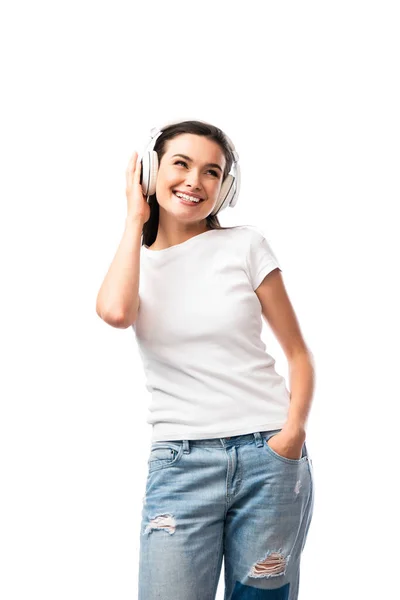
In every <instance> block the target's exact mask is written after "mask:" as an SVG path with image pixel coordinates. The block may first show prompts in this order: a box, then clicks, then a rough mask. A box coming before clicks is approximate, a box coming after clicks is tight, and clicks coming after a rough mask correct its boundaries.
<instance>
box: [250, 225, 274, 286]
mask: <svg viewBox="0 0 400 600" xmlns="http://www.w3.org/2000/svg"><path fill="white" fill-rule="evenodd" d="M247 268H248V276H249V280H250V283H251V286H252V288H253V290H256V289H257V288H258V286H259V285H260V284H261V283H262V281H263V279H264V277H266V275H268V273H270V272H271V271H273V270H274V269H276V268H278V269H279V270H280V271H282V269H281V267H280V264H279V262H278V259H277V257H276V255H275V253H274V251H273V250H272V248H271V245H270V243H269V242H268V241H267V240H266V238H265V237H264V235H263V234H262V233H260V232H258V231H255V232H253V235H252V238H251V241H250V246H249V249H248V253H247Z"/></svg>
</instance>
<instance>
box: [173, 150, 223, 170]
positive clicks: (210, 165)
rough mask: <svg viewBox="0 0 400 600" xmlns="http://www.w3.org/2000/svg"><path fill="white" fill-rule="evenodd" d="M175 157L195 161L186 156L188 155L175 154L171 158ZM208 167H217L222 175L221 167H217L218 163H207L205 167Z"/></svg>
mask: <svg viewBox="0 0 400 600" xmlns="http://www.w3.org/2000/svg"><path fill="white" fill-rule="evenodd" d="M174 156H181V157H182V158H185V159H186V160H188V161H189V162H193V159H191V158H190V156H186V154H173V155H172V156H171V158H174ZM204 166H206V167H216V168H217V169H219V170H220V171H221V173H222V169H221V167H220V166H219V165H217V163H207V164H206V165H204Z"/></svg>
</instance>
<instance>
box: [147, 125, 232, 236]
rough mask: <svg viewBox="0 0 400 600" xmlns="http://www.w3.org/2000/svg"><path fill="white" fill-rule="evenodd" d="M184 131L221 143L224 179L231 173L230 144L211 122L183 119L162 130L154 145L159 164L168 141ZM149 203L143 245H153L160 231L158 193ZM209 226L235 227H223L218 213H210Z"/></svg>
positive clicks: (211, 227) (150, 198)
mask: <svg viewBox="0 0 400 600" xmlns="http://www.w3.org/2000/svg"><path fill="white" fill-rule="evenodd" d="M183 133H193V134H195V135H202V136H204V137H206V138H207V139H209V140H212V141H214V142H216V143H217V144H219V146H220V147H221V149H222V151H223V153H224V155H225V160H226V164H225V169H224V173H223V176H222V181H224V179H225V178H226V176H227V175H229V172H230V170H231V168H232V164H233V156H232V152H231V150H230V147H229V144H228V142H227V140H226V138H225V135H224V133H223V131H222V130H221V129H219V128H218V127H215V126H214V125H210V124H209V123H203V122H200V121H182V122H180V123H176V124H174V125H169V126H168V127H166V128H165V129H163V130H162V134H161V135H160V136H159V137H158V138H157V140H156V143H155V145H154V148H153V149H154V150H155V152H157V156H158V164H160V162H161V159H162V157H163V156H164V154H165V153H166V151H167V149H166V143H167V141H168V140H172V138H174V137H176V136H178V135H181V134H183ZM148 202H149V205H150V218H149V220H148V221H146V223H145V224H144V225H143V230H142V246H143V245H146V246H151V244H153V242H154V241H155V239H156V237H157V232H158V223H159V214H160V206H159V204H158V201H157V196H156V194H153V195H152V196H149V200H148ZM206 221H207V226H208V228H209V229H234V228H235V227H222V226H221V224H220V222H219V220H218V217H217V215H208V217H207V219H206Z"/></svg>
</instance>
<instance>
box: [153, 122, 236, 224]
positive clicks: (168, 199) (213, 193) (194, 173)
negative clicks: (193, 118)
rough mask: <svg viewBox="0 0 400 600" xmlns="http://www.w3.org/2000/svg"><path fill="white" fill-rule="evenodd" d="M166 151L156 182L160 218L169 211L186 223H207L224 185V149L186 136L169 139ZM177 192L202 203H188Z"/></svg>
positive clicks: (188, 135) (204, 139) (198, 138)
mask: <svg viewBox="0 0 400 600" xmlns="http://www.w3.org/2000/svg"><path fill="white" fill-rule="evenodd" d="M166 148H167V150H166V152H165V154H164V156H163V157H162V159H161V161H160V164H159V170H158V175H157V183H156V194H157V200H158V203H159V205H160V218H161V217H162V213H163V211H166V212H167V213H168V214H169V215H173V216H174V217H175V218H176V219H178V220H180V221H184V222H186V223H193V222H197V221H202V220H204V219H205V218H206V217H207V216H208V215H209V214H210V213H211V211H212V210H213V208H214V206H215V204H216V202H217V199H218V195H219V192H220V189H221V185H222V178H223V171H224V168H225V163H226V160H225V155H224V153H223V151H222V149H221V147H220V146H219V145H218V144H217V143H216V142H214V141H212V140H208V139H207V138H205V137H204V136H200V135H194V134H191V133H185V134H181V135H179V136H176V137H175V138H173V139H171V140H169V141H168V142H167V144H166ZM176 155H184V156H176ZM175 192H178V193H179V192H182V193H186V194H189V195H190V194H192V195H195V196H196V197H198V198H200V201H199V202H198V203H192V202H190V204H188V200H185V198H179V197H178V196H177V195H176V194H175Z"/></svg>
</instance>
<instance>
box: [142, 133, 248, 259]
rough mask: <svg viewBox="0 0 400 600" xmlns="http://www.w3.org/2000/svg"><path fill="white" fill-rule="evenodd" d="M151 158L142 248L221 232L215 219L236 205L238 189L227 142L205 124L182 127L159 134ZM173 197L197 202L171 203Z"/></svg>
mask: <svg viewBox="0 0 400 600" xmlns="http://www.w3.org/2000/svg"><path fill="white" fill-rule="evenodd" d="M153 152H154V153H155V154H156V156H157V163H158V165H157V180H156V185H155V189H154V191H153V193H150V194H149V197H148V203H149V205H150V218H149V220H148V221H147V222H146V223H145V224H144V225H143V241H142V243H143V245H145V246H146V247H148V248H152V249H154V250H157V249H163V248H167V247H169V246H172V245H175V244H177V243H180V242H182V241H185V240H186V239H188V238H189V237H190V236H191V235H196V234H198V233H201V232H203V231H207V230H209V229H221V225H220V223H219V220H218V216H217V213H219V212H220V211H221V210H223V209H224V208H226V207H227V206H232V207H233V206H234V205H235V204H236V201H237V198H238V194H239V189H240V170H239V166H238V164H237V159H238V156H237V153H236V151H235V148H234V146H233V144H232V142H231V140H230V139H229V138H228V136H226V134H224V133H223V132H222V130H221V129H219V128H218V127H215V126H213V125H211V124H209V123H204V122H202V121H183V122H179V123H174V124H171V125H169V126H167V127H165V128H163V130H162V133H161V134H160V135H159V136H158V138H156V140H155V143H154V147H153ZM179 159H180V160H179ZM232 170H233V174H231V171H232ZM176 191H178V192H181V193H185V194H186V195H189V196H191V197H196V198H198V199H199V200H201V202H199V203H197V204H194V202H193V201H191V200H190V199H188V198H180V199H179V201H178V202H176V200H177V198H178V197H177V196H176Z"/></svg>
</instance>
